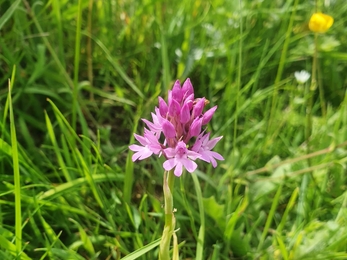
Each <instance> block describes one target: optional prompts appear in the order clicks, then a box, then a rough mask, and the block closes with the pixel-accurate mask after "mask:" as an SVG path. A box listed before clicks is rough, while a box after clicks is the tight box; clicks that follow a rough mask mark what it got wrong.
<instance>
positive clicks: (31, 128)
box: [0, 0, 347, 260]
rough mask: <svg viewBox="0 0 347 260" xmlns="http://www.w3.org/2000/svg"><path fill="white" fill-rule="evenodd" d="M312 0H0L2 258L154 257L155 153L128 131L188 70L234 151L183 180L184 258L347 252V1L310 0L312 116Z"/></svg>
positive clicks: (158, 203)
mask: <svg viewBox="0 0 347 260" xmlns="http://www.w3.org/2000/svg"><path fill="white" fill-rule="evenodd" d="M313 2H314V1H311V2H310V1H295V0H293V1H269V0H265V1H251V0H244V1H226V0H215V1H198V0H197V1H155V0H152V1H151V0H146V1H145V0H141V1H92V0H79V1H77V0H75V1H57V0H55V1H35V0H34V1H27V0H24V1H12V3H11V1H5V0H0V10H1V15H0V72H1V73H0V75H1V77H0V84H1V86H2V87H1V88H0V124H1V125H0V131H1V132H0V259H124V260H125V259H127V260H129V259H136V258H137V259H157V257H158V245H159V239H160V236H161V234H162V229H163V226H164V216H163V207H162V204H163V193H162V179H163V178H162V177H163V168H162V161H161V159H157V158H151V159H148V160H145V161H142V162H136V163H133V162H132V161H131V155H132V153H131V152H130V151H129V149H128V145H129V144H131V143H134V138H133V133H134V132H137V133H142V131H143V127H144V124H143V122H142V121H140V118H150V112H151V111H152V110H153V108H154V106H156V105H157V96H158V95H162V96H165V95H166V93H167V90H168V89H170V88H171V86H172V84H173V83H174V81H175V80H176V79H177V78H178V79H180V80H181V81H183V80H185V78H187V77H190V78H191V81H192V83H193V85H194V86H195V91H196V96H205V97H206V98H207V99H208V100H209V101H210V106H213V105H218V110H217V112H216V114H215V116H214V118H213V120H212V122H211V123H210V124H209V128H210V130H211V131H212V132H213V134H214V135H215V136H218V135H223V136H224V137H223V139H222V141H221V142H220V144H219V145H218V146H217V147H216V150H217V151H218V152H219V153H221V154H222V155H223V156H224V157H225V161H223V162H220V163H219V165H218V167H217V168H216V169H214V168H212V167H211V166H210V165H207V164H204V163H201V164H199V168H198V170H197V171H196V172H195V173H194V174H193V175H191V174H189V173H184V174H183V176H182V177H181V178H180V180H179V181H176V182H175V190H174V208H176V209H177V212H176V213H175V216H176V220H177V223H176V228H177V229H178V231H177V232H176V235H177V238H178V246H179V249H180V257H181V259H193V258H196V259H211V260H218V259H307V260H308V259H347V246H346V245H347V235H346V234H347V228H346V223H347V211H346V206H347V193H346V187H347V178H346V171H345V168H346V165H347V95H346V79H345V78H346V77H345V75H346V74H347V55H346V53H345V46H346V45H347V33H346V30H345V27H346V26H345V25H346V23H347V19H346V16H345V14H346V12H347V5H346V4H345V3H344V1H317V4H318V8H319V9H320V10H322V11H323V12H325V13H328V14H330V15H332V16H333V17H334V18H335V23H334V25H333V27H332V28H331V29H330V30H329V31H328V32H327V33H326V34H321V35H318V39H317V41H318V45H319V48H318V57H317V59H318V63H317V83H318V88H317V89H316V90H315V91H314V92H313V93H312V94H313V95H312V100H311V101H312V103H310V104H312V118H311V119H310V121H311V124H312V128H309V129H308V127H310V126H308V123H307V122H309V121H308V119H307V117H306V103H307V101H308V100H309V99H310V98H311V96H310V93H309V91H308V92H307V91H305V87H309V86H308V85H307V86H298V84H297V83H296V82H295V79H294V76H293V74H294V72H295V71H298V70H302V69H306V70H307V71H310V72H311V70H312V66H313V63H312V62H313V54H314V47H313V46H314V42H315V40H314V35H313V33H311V32H310V31H309V30H308V27H307V24H308V20H309V18H310V16H311V14H312V13H313V12H314V10H315V6H314V5H313ZM324 3H325V4H329V5H324ZM9 79H11V80H10V81H9ZM9 82H10V83H9ZM311 101H310V102H311ZM307 135H309V136H307ZM307 138H309V142H307Z"/></svg>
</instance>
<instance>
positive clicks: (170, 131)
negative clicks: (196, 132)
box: [162, 119, 176, 138]
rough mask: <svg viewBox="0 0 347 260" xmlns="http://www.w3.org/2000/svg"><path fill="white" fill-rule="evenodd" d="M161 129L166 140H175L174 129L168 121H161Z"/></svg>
mask: <svg viewBox="0 0 347 260" xmlns="http://www.w3.org/2000/svg"><path fill="white" fill-rule="evenodd" d="M162 128H163V133H164V135H165V137H166V138H175V137H176V130H175V127H174V126H173V124H172V123H171V122H169V121H168V120H166V119H164V120H163V124H162Z"/></svg>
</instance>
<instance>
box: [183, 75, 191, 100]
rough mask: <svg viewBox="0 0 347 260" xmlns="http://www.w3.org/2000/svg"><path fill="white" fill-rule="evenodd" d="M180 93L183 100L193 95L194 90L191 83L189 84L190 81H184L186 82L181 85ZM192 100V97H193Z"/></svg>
mask: <svg viewBox="0 0 347 260" xmlns="http://www.w3.org/2000/svg"><path fill="white" fill-rule="evenodd" d="M182 93H183V98H184V97H188V96H189V95H191V94H193V95H194V88H193V85H192V83H191V82H190V79H189V78H188V79H186V81H185V82H184V83H183V86H182ZM193 98H194V96H193Z"/></svg>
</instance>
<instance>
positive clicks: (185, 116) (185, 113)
mask: <svg viewBox="0 0 347 260" xmlns="http://www.w3.org/2000/svg"><path fill="white" fill-rule="evenodd" d="M189 120H190V111H189V106H188V104H187V103H185V104H184V105H183V106H182V108H181V114H180V122H181V123H182V124H185V123H188V121H189Z"/></svg>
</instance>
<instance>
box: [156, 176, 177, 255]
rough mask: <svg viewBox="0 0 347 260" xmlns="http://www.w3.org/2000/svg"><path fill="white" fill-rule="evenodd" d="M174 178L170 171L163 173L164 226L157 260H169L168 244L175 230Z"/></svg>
mask: <svg viewBox="0 0 347 260" xmlns="http://www.w3.org/2000/svg"><path fill="white" fill-rule="evenodd" d="M174 183H175V176H174V174H173V172H172V171H169V172H167V171H165V172H164V181H163V191H164V203H165V205H164V209H165V226H164V230H163V235H162V238H161V241H160V247H159V260H170V242H171V237H172V235H173V232H174V229H175V216H174V213H173V211H174V209H173V196H172V192H173V187H174Z"/></svg>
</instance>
